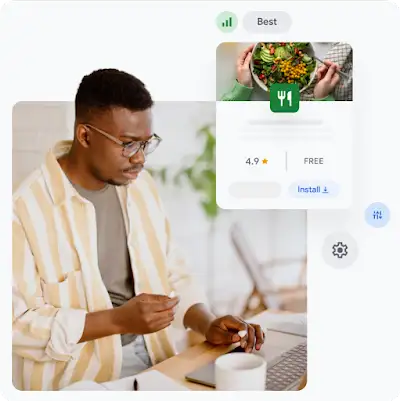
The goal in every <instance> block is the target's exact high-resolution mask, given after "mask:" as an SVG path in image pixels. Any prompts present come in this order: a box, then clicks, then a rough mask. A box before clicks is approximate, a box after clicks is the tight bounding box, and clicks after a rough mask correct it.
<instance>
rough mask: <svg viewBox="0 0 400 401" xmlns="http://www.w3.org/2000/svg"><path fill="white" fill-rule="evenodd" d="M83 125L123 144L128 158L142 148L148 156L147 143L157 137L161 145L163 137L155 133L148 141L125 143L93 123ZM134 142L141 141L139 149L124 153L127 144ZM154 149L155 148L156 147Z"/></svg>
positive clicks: (120, 144) (118, 143)
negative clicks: (146, 151)
mask: <svg viewBox="0 0 400 401" xmlns="http://www.w3.org/2000/svg"><path fill="white" fill-rule="evenodd" d="M82 125H83V126H84V127H87V128H89V129H90V128H91V129H93V130H95V131H97V132H98V133H99V134H102V135H104V136H105V137H106V138H108V139H110V140H111V141H113V142H114V143H116V144H117V145H119V146H122V148H123V150H122V156H124V157H126V158H128V159H129V158H131V157H132V156H134V155H136V153H138V152H139V151H140V150H142V151H143V154H144V155H145V156H147V154H146V153H145V149H146V145H147V144H148V143H149V141H150V140H151V139H153V138H156V139H157V140H158V145H159V144H160V142H161V141H162V138H161V137H159V136H158V135H157V134H156V133H153V135H152V136H151V137H150V138H149V139H147V140H146V141H131V142H129V143H124V142H122V141H121V140H119V139H117V138H116V137H115V136H113V135H111V134H109V133H108V132H106V131H103V130H102V129H100V128H97V127H95V126H94V125H92V124H82ZM132 143H139V147H138V149H137V150H136V151H135V152H134V153H131V154H130V155H129V156H125V155H124V150H125V149H126V147H127V146H130V145H132ZM158 145H157V147H158ZM154 150H155V149H154ZM150 153H152V152H150Z"/></svg>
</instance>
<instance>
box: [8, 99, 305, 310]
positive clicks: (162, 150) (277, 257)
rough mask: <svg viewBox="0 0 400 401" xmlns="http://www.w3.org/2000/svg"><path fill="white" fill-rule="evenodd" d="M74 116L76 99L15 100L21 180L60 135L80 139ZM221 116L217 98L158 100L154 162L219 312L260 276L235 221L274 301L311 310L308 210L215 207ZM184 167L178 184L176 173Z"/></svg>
mask: <svg viewBox="0 0 400 401" xmlns="http://www.w3.org/2000/svg"><path fill="white" fill-rule="evenodd" d="M73 123H74V109H73V103H69V102H49V103H45V102H23V103H18V104H17V105H16V106H15V107H14V110H13V171H12V175H13V187H14V188H15V187H16V186H17V185H18V183H19V182H20V181H21V180H22V179H23V178H24V177H26V175H27V174H29V173H30V172H31V171H33V170H34V169H35V168H37V167H38V166H39V165H40V163H41V162H42V161H43V157H44V155H45V153H46V151H47V150H48V149H49V148H51V147H52V146H53V145H54V143H55V142H57V141H59V140H63V139H72V136H73ZM214 124H215V104H214V103H213V102H160V103H156V105H155V107H154V132H156V133H157V134H158V135H159V136H161V137H162V138H163V142H162V144H161V145H160V147H159V148H158V149H157V151H156V152H155V153H153V154H152V155H150V156H149V158H148V162H147V166H148V167H149V169H150V171H151V172H152V173H153V174H154V177H155V179H156V181H157V183H158V186H159V190H160V193H161V196H162V198H163V200H164V204H165V207H166V210H167V212H168V214H169V217H170V220H171V224H172V228H173V231H174V233H175V236H176V239H177V241H178V242H179V243H180V245H181V247H182V248H183V250H184V252H185V254H186V256H187V259H188V261H189V264H190V267H191V269H192V271H193V273H194V274H195V275H196V276H197V277H198V280H199V281H200V283H201V284H202V285H203V286H204V287H205V289H206V291H207V293H208V295H209V299H210V302H211V303H212V305H213V307H214V310H215V311H216V312H217V313H242V312H243V311H244V309H245V306H246V305H247V304H248V303H249V302H250V301H251V300H250V301H249V295H250V294H251V293H252V291H253V290H254V280H252V279H251V275H250V274H249V272H248V270H247V269H246V266H245V263H244V261H243V260H242V259H241V258H240V257H239V254H238V252H237V250H236V249H235V247H234V246H233V243H232V228H233V227H235V226H237V225H238V227H239V229H240V230H241V234H240V236H239V241H240V242H241V243H242V245H243V248H244V251H245V252H246V254H248V255H249V257H250V259H251V260H252V261H253V262H254V263H253V266H255V267H254V271H255V272H256V274H257V275H258V277H259V280H258V284H259V288H261V290H262V291H261V292H262V298H263V299H264V300H265V303H266V304H268V305H267V306H268V307H270V308H274V309H286V310H293V311H305V304H304V300H305V296H306V292H305V279H304V277H303V279H302V281H300V274H301V272H303V273H304V267H305V263H306V260H305V257H306V238H307V236H306V227H307V226H306V212H305V211H297V210H287V211H286V210H282V211H275V210H267V211H257V210H255V211H221V210H219V209H218V208H216V207H215V204H214V207H213V206H212V204H213V202H212V200H213V196H214V195H215V191H214V192H213V191H212V185H213V182H214V181H213V180H214V178H215V177H214V178H213V171H212V170H213V162H212V161H211V162H210V160H209V158H210V157H212V158H214V157H215V154H214V148H213V143H214V140H215V130H214ZM202 129H203V131H202ZM210 155H211V156H210ZM196 158H200V162H201V163H202V164H199V168H198V169H197V172H196V171H195V170H196V169H192V170H190V169H191V168H192V167H193V161H194V160H196ZM182 169H183V173H182V174H181V180H180V185H179V186H178V185H177V183H174V177H175V176H176V174H177V173H178V172H179V171H181V170H182ZM185 169H186V170H185ZM188 169H189V170H188ZM188 171H192V174H193V177H192V178H193V179H192V181H191V180H190V179H188V177H189V176H190V173H188ZM205 171H207V174H203V173H204V172H205ZM196 174H197V176H196ZM196 180H197V181H196ZM195 187H197V188H198V190H196V189H195ZM202 201H205V202H206V204H205V205H206V206H205V207H203V206H202V204H201V202H202ZM207 202H208V203H207ZM214 203H215V202H214ZM258 263H259V265H258ZM261 265H264V266H266V267H265V268H264V269H263V268H262V266H261ZM281 288H284V289H285V291H286V292H283V293H284V294H286V295H285V297H288V299H289V301H288V302H287V303H285V302H286V301H285V302H283V297H282V296H281V293H280V292H279V290H280V289H281ZM287 288H289V290H287ZM292 290H293V291H292ZM283 293H282V294H283Z"/></svg>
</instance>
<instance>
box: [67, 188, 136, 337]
mask: <svg viewBox="0 0 400 401" xmlns="http://www.w3.org/2000/svg"><path fill="white" fill-rule="evenodd" d="M73 186H74V187H75V189H76V190H77V191H78V192H79V194H80V195H81V196H83V197H84V198H86V199H87V200H88V201H90V202H91V203H92V204H93V206H94V208H95V212H96V224H97V253H98V260H99V269H100V273H101V277H102V279H103V282H104V285H105V286H106V288H107V291H108V293H109V294H110V298H111V301H112V303H113V306H114V307H116V306H120V305H122V304H123V303H125V302H126V301H128V300H129V299H131V298H132V297H133V296H134V295H135V290H134V283H133V274H132V269H131V262H130V258H129V251H128V246H127V235H126V228H125V222H124V217H123V214H122V209H121V204H120V202H119V199H118V195H117V191H116V188H115V187H114V186H113V185H107V186H106V187H105V188H104V189H101V190H98V191H89V190H87V189H84V188H82V187H80V186H79V185H76V184H73ZM135 337H136V336H135V335H134V334H124V335H122V336H121V340H122V345H126V344H129V343H130V342H132V341H133V340H134V339H135Z"/></svg>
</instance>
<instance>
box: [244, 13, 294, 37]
mask: <svg viewBox="0 0 400 401" xmlns="http://www.w3.org/2000/svg"><path fill="white" fill-rule="evenodd" d="M291 25H292V19H291V18H290V15H289V14H288V13H285V12H284V11H251V12H248V13H247V14H246V15H245V16H244V19H243V26H244V28H245V29H246V30H247V31H249V32H251V33H266V32H268V33H269V32H271V33H278V32H287V31H288V30H289V29H290V27H291Z"/></svg>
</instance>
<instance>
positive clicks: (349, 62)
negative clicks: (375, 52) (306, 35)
mask: <svg viewBox="0 0 400 401" xmlns="http://www.w3.org/2000/svg"><path fill="white" fill-rule="evenodd" d="M216 73H217V74H216V76H217V80H216V85H217V88H216V89H217V93H216V96H217V100H219V101H269V94H270V90H271V86H272V85H274V84H288V83H289V84H297V85H298V86H299V91H300V99H301V100H302V101H313V100H328V101H352V100H353V50H352V47H351V46H350V45H349V44H348V43H344V42H329V43H326V42H324V43H322V42H257V43H239V42H236V43H222V44H220V45H219V47H218V48H217V71H216Z"/></svg>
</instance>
